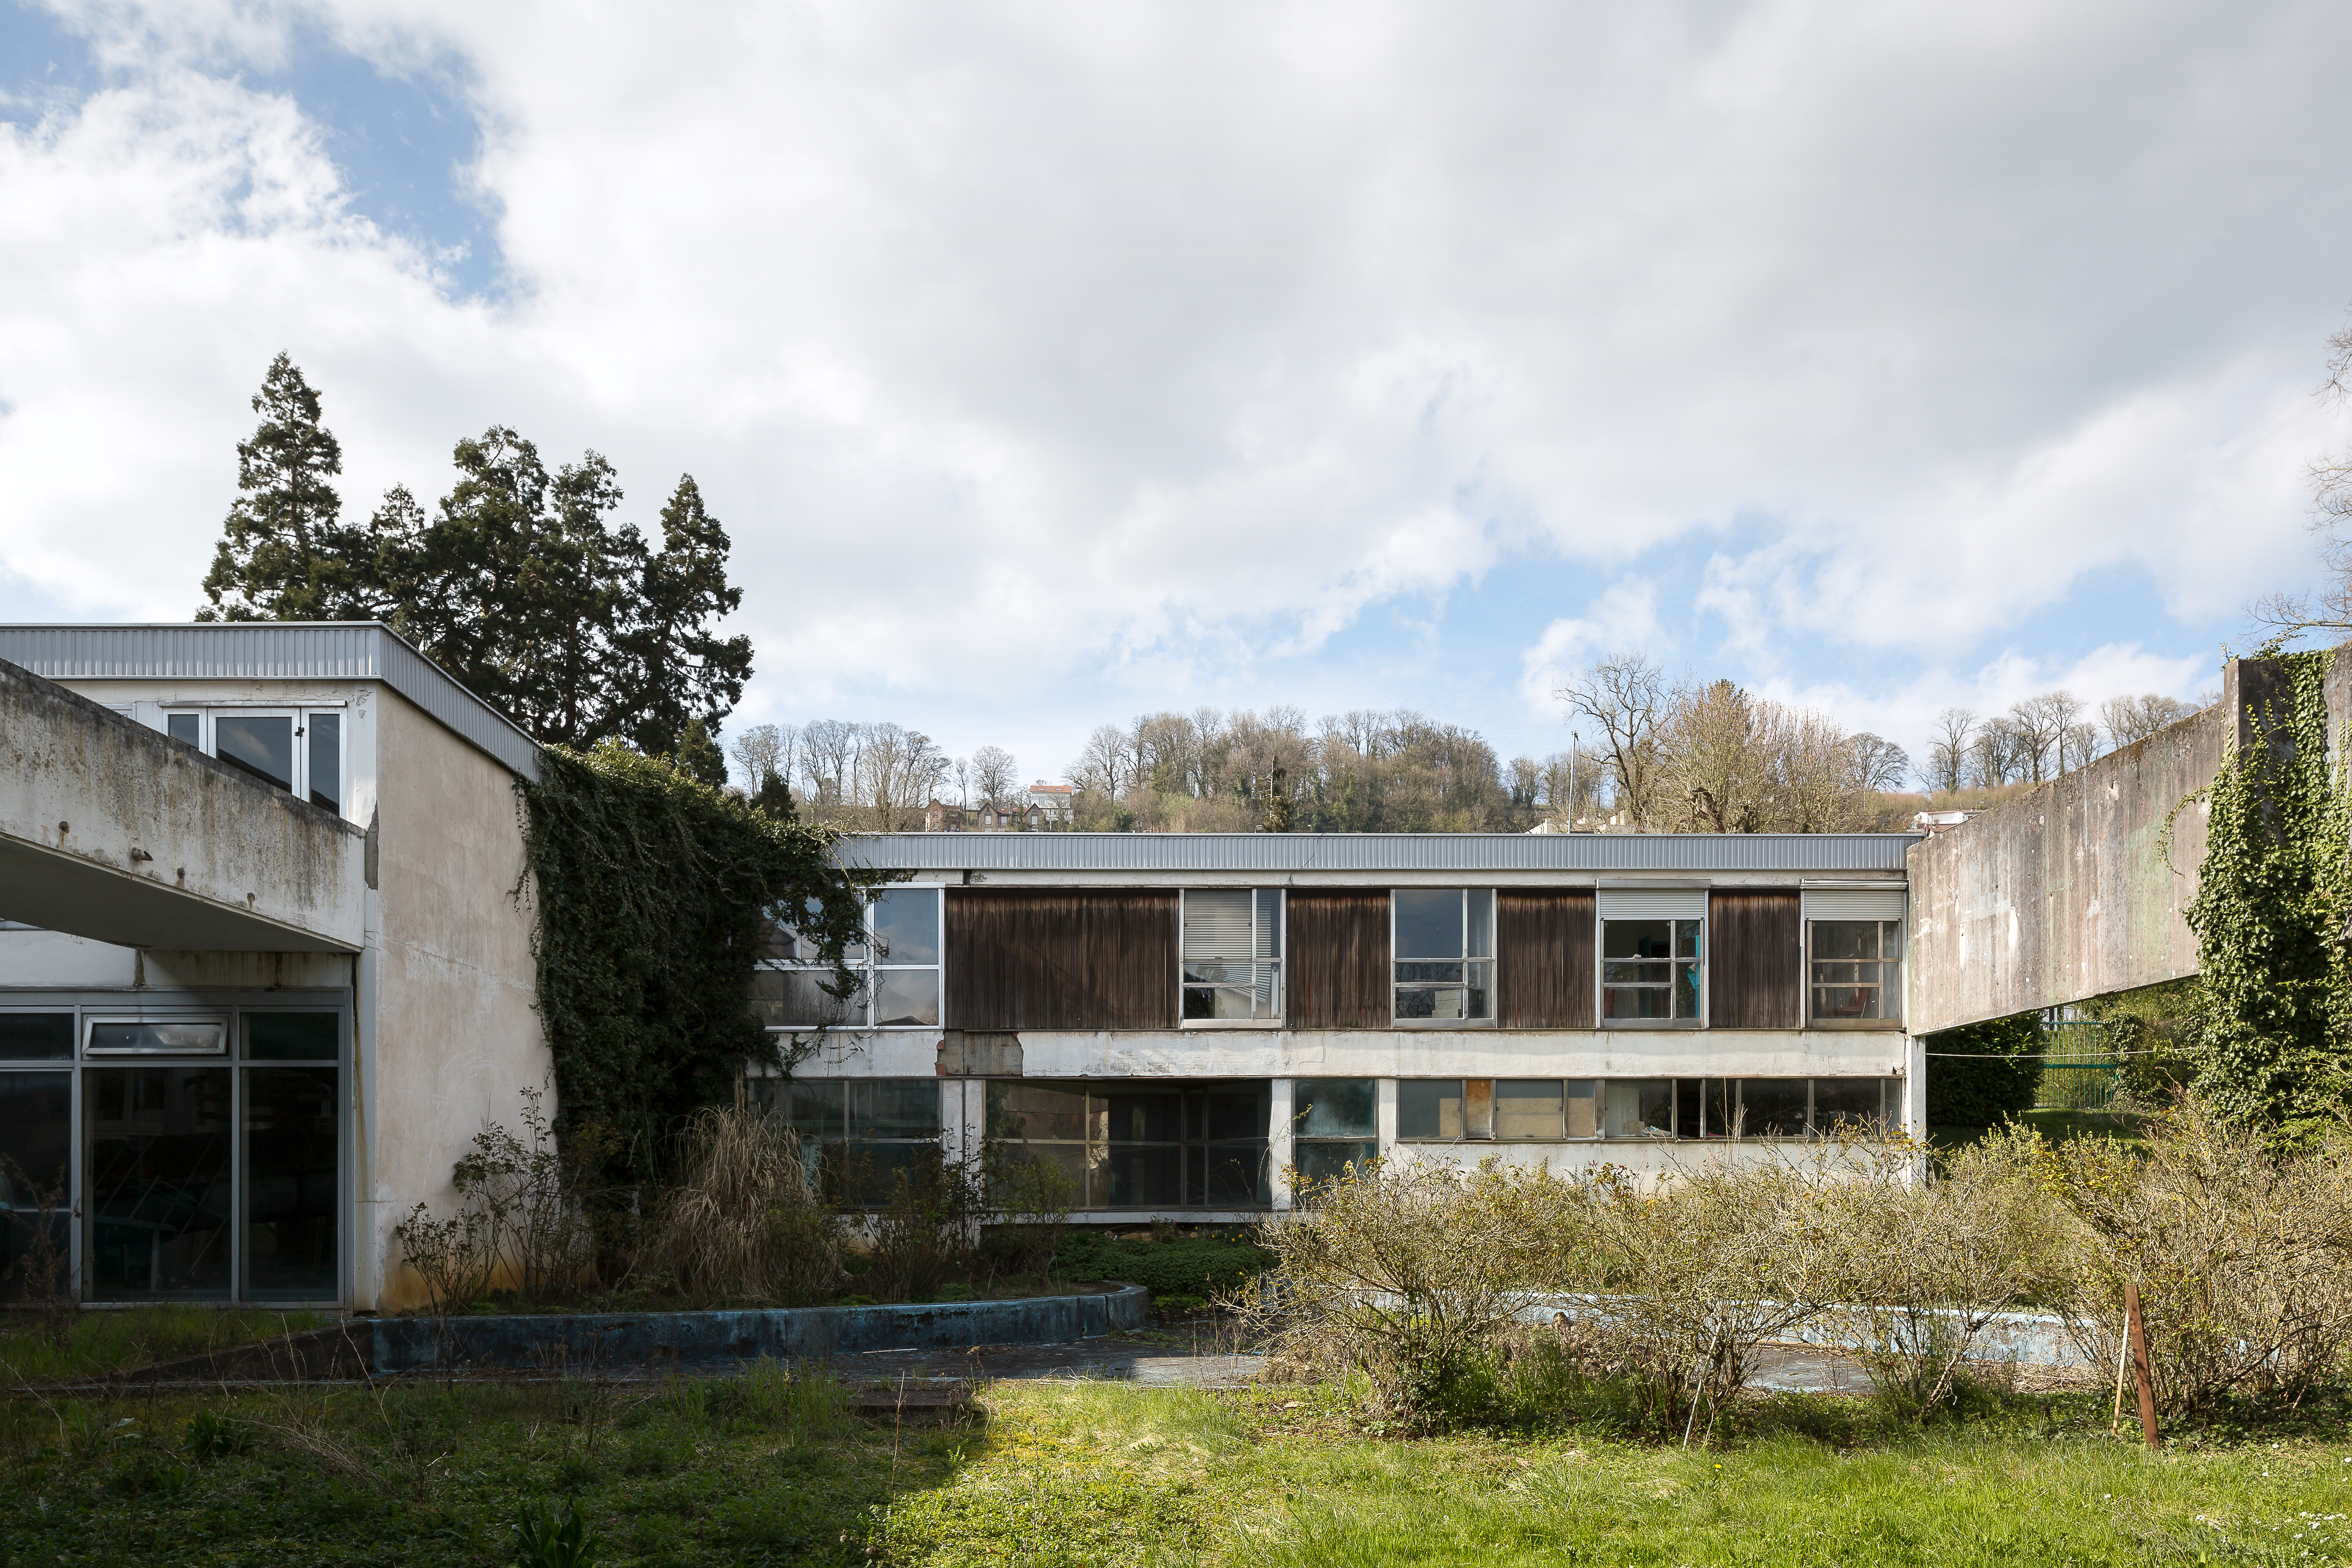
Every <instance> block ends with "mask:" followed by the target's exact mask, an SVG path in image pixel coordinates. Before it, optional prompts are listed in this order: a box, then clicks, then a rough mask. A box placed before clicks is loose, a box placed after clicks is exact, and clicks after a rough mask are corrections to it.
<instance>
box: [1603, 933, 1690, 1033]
mask: <svg viewBox="0 0 2352 1568" xmlns="http://www.w3.org/2000/svg"><path fill="white" fill-rule="evenodd" d="M1705 928H1706V921H1696V920H1612V921H1603V922H1602V923H1601V1019H1602V1021H1603V1022H1605V1023H1696V1022H1697V1021H1698V1020H1699V1019H1700V1018H1702V1017H1704V1016H1705V1010H1704V1004H1705V1000H1706V995H1705V993H1704V992H1703V991H1702V990H1701V989H1700V987H1701V986H1702V984H1704V982H1703V980H1702V979H1701V976H1702V975H1703V974H1704V973H1706V966H1705V964H1704V963H1702V962H1701V960H1702V959H1703V957H1704V956H1705V955H1704V952H1703V949H1702V937H1703V932H1704V931H1705Z"/></svg>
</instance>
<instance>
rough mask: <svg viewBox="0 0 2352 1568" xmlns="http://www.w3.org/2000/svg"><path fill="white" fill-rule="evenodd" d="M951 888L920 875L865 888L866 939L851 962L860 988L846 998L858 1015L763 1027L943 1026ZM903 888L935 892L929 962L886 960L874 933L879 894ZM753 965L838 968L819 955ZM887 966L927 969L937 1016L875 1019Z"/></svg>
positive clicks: (888, 1029) (791, 970) (784, 969)
mask: <svg viewBox="0 0 2352 1568" xmlns="http://www.w3.org/2000/svg"><path fill="white" fill-rule="evenodd" d="M947 887H948V884H947V883H945V882H943V881H920V880H918V881H908V882H888V883H885V884H883V885H881V886H879V887H877V888H872V889H867V891H866V895H865V897H864V899H863V901H862V906H863V907H862V916H861V918H862V921H863V929H864V931H865V933H866V934H865V940H864V941H863V942H860V943H858V944H857V949H856V951H857V952H858V956H857V957H856V959H855V960H853V961H851V963H850V965H849V967H850V969H851V971H852V972H853V973H856V976H857V979H858V984H857V989H856V991H855V992H854V993H852V994H851V996H850V997H849V998H847V999H845V1001H844V1005H845V1006H852V1007H854V1009H855V1012H856V1016H855V1017H851V1016H846V1015H845V1016H843V1017H841V1018H838V1019H835V1020H833V1021H831V1022H824V1023H815V1024H763V1025H762V1027H763V1028H765V1029H766V1030H767V1032H768V1033H769V1034H771V1035H806V1034H815V1033H818V1032H820V1031H827V1030H835V1029H840V1030H849V1031H854V1032H856V1033H858V1034H872V1033H896V1034H911V1033H913V1032H915V1031H918V1030H922V1029H933V1030H936V1029H939V1028H940V1027H941V1026H943V1021H944V1020H945V1018H946V1016H947V1011H946V1010H947V939H948V931H947V912H948V900H947ZM900 890H907V891H917V892H928V893H929V894H930V895H931V921H932V931H931V951H932V952H933V953H934V954H935V955H936V956H935V957H933V958H932V960H931V961H930V962H929V963H888V962H886V961H885V960H884V959H883V957H882V953H881V944H880V942H878V941H877V939H876V934H875V924H874V912H875V910H876V909H877V906H878V904H879V902H880V898H879V895H881V894H884V893H890V892H898V891H900ZM762 918H764V919H767V920H770V921H774V923H776V924H778V925H783V922H782V921H777V920H776V919H775V917H774V916H773V915H772V914H770V915H767V916H764V917H762ZM784 929H785V930H787V931H790V930H791V929H792V928H791V927H790V926H784ZM752 969H753V971H754V973H761V972H765V973H781V974H815V975H820V976H823V977H824V979H826V980H830V979H832V978H833V973H834V970H833V965H831V964H829V963H824V962H822V961H820V960H816V959H804V958H762V959H760V960H758V961H757V962H755V963H753V965H752ZM886 970H897V971H900V972H908V973H929V974H930V975H931V976H932V1002H931V1005H932V1011H933V1014H934V1016H933V1018H932V1021H931V1022H929V1023H928V1024H877V1023H876V1022H874V1021H873V1020H874V1009H875V1007H876V1005H877V1002H878V1000H879V996H880V989H879V985H878V981H879V977H880V975H881V974H882V973H883V972H884V971H886Z"/></svg>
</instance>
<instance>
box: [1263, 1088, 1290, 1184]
mask: <svg viewBox="0 0 2352 1568" xmlns="http://www.w3.org/2000/svg"><path fill="white" fill-rule="evenodd" d="M1270 1087H1271V1088H1272V1089H1273V1093H1272V1095H1271V1096H1270V1098H1271V1099H1272V1100H1273V1101H1274V1110H1273V1113H1272V1115H1271V1116H1269V1117H1268V1119H1267V1122H1266V1130H1265V1153H1266V1163H1267V1164H1268V1165H1269V1166H1271V1167H1272V1168H1273V1173H1274V1178H1273V1179H1274V1206H1275V1207H1276V1208H1277V1209H1286V1208H1288V1207H1289V1206H1290V1184H1289V1182H1288V1181H1286V1179H1284V1177H1283V1174H1282V1173H1283V1172H1284V1170H1286V1168H1287V1167H1288V1166H1289V1164H1290V1162H1291V1161H1292V1159H1293V1158H1295V1156H1294V1155H1293V1154H1292V1152H1291V1146H1290V1132H1291V1127H1290V1115H1291V1095H1290V1089H1291V1080H1290V1079H1286V1078H1278V1079H1275V1080H1274V1081H1273V1083H1272V1085H1271V1086H1270Z"/></svg>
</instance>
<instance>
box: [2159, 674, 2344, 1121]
mask: <svg viewBox="0 0 2352 1568" xmlns="http://www.w3.org/2000/svg"><path fill="white" fill-rule="evenodd" d="M2264 651H2265V652H2269V651H2270V650H2267V649H2266V650H2264ZM2332 658H2333V655H2332V653H2330V652H2328V651H2326V650H2322V651H2318V652H2313V653H2297V654H2289V655H2286V656H2284V657H2283V658H2280V659H2279V660H2278V663H2279V664H2280V665H2281V666H2282V667H2283V670H2282V673H2283V674H2284V677H2285V679H2284V681H2283V682H2282V683H2281V687H2282V689H2283V692H2284V696H2283V698H2279V699H2273V700H2269V701H2266V702H2263V703H2260V704H2258V705H2257V706H2256V708H2255V710H2253V711H2252V713H2251V714H2249V715H2248V720H2249V722H2250V725H2251V728H2252V738H2251V740H2250V742H2249V743H2248V744H2246V745H2245V746H2244V747H2242V748H2232V749H2231V751H2230V752H2228V753H2227V754H2226V755H2225V757H2224V758H2223V761H2222V765H2221V771H2220V773H2218V774H2217V775H2216V776H2215V778H2214V780H2213V783H2212V784H2211V785H2210V788H2209V790H2208V792H2207V801H2208V805H2209V816H2208V818H2207V841H2206V849H2205V862H2204V866H2203V868H2202V870H2201V872H2200V885H2199V889H2198V895H2197V899H2196V901H2195V902H2194V903H2192V904H2191V905H2190V906H2189V926H2190V928H2191V929H2192V930H2194V931H2196V933H2197V954H2198V963H2199V966H2200V970H2201V972H2202V974H2203V980H2204V994H2205V1007H2204V1020H2203V1025H2204V1026H2203V1039H2202V1041H2201V1042H2200V1043H2201V1046H2202V1054H2201V1062H2200V1068H2199V1070H2198V1073H2197V1076H2196V1079H2195V1081H2194V1084H2193V1088H2194V1089H2195V1091H2196V1093H2197V1094H2198V1095H2199V1097H2200V1099H2203V1100H2205V1101H2206V1102H2207V1103H2209V1104H2210V1105H2211V1106H2212V1107H2213V1108H2214V1110H2216V1111H2218V1112H2219V1113H2220V1114H2221V1115H2222V1116H2223V1117H2224V1118H2226V1119H2229V1120H2231V1121H2239V1122H2242V1123H2246V1124H2251V1125H2254V1126H2259V1127H2263V1128H2267V1129H2270V1130H2272V1131H2274V1132H2276V1133H2277V1134H2278V1135H2280V1136H2281V1137H2283V1138H2285V1139H2288V1140H2293V1139H2294V1138H2295V1137H2297V1136H2298V1135H2299V1134H2301V1133H2304V1132H2305V1131H2310V1130H2312V1129H2313V1128H2314V1127H2315V1125H2316V1124H2317V1123H2319V1122H2321V1121H2326V1120H2329V1119H2331V1118H2332V1117H2333V1115H2334V1114H2335V1112H2336V1110H2337V1109H2338V1108H2339V1107H2341V1106H2342V1105H2343V1104H2344V1103H2345V1090H2346V1088H2347V1075H2346V1072H2345V1058H2344V1055H2343V1052H2342V1049H2341V1047H2339V1045H2338V1043H2337V1042H2339V1041H2340V1040H2342V1039H2343V1038H2344V1032H2345V1026H2346V1024H2347V1021H2352V1019H2348V1018H2347V1000H2352V984H2347V982H2352V965H2347V952H2346V946H2345V942H2344V941H2343V936H2344V931H2345V928H2346V921H2347V917H2352V859H2348V858H2347V856H2352V847H2347V833H2352V790H2348V789H2347V779H2346V777H2345V774H2344V773H2343V772H2342V770H2341V769H2338V770H2336V771H2334V772H2333V773H2331V770H2330V768H2329V764H2328V758H2327V739H2328V733H2327V699H2326V679H2327V671H2328V667H2329V664H2330V661H2331V659H2332Z"/></svg>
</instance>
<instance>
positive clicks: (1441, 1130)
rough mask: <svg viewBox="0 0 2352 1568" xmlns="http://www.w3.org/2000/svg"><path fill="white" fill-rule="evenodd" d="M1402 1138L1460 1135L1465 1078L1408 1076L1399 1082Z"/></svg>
mask: <svg viewBox="0 0 2352 1568" xmlns="http://www.w3.org/2000/svg"><path fill="white" fill-rule="evenodd" d="M1397 1136H1398V1137H1399V1138H1423V1139H1427V1138H1435V1139H1444V1140H1449V1141H1450V1140H1454V1139H1458V1138H1460V1137H1461V1136H1462V1080H1461V1079H1458V1078H1436V1079H1430V1078H1408V1079H1400V1080H1399V1081H1398V1083H1397Z"/></svg>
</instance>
